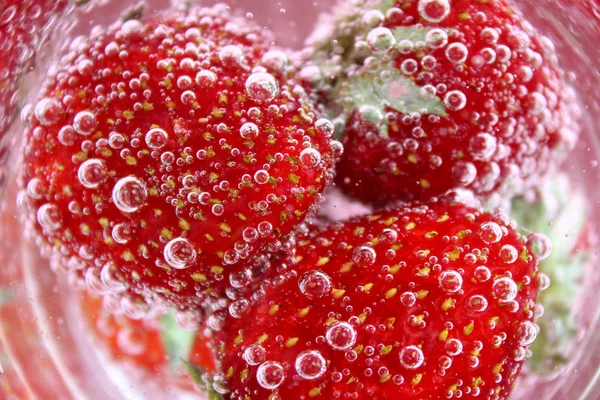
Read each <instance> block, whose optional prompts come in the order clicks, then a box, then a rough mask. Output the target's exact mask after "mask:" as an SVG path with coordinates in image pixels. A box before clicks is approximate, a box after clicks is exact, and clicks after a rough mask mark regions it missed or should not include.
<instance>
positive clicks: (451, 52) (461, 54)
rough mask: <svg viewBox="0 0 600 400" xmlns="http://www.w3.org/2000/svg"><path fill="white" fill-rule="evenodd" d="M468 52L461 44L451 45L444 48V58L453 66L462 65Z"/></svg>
mask: <svg viewBox="0 0 600 400" xmlns="http://www.w3.org/2000/svg"><path fill="white" fill-rule="evenodd" d="M468 56H469V50H467V46H465V45H464V44H462V43H452V44H451V45H449V46H448V47H447V48H446V58H448V60H449V61H450V62H452V63H454V64H462V63H464V62H465V61H466V60H467V57H468Z"/></svg>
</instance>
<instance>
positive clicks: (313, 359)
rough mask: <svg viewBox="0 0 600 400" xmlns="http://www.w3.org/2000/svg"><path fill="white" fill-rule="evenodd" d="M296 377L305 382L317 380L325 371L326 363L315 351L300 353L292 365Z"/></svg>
mask: <svg viewBox="0 0 600 400" xmlns="http://www.w3.org/2000/svg"><path fill="white" fill-rule="evenodd" d="M294 366H295V368H296V372H297V373H298V375H299V376H300V377H301V378H303V379H307V380H313V379H317V378H319V377H321V376H323V374H324V373H325V371H326V370H327V361H325V358H323V356H322V355H321V353H319V352H318V351H317V350H308V351H304V352H302V353H300V354H299V355H298V357H296V362H295V363H294Z"/></svg>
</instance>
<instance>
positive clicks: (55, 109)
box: [34, 98, 62, 126]
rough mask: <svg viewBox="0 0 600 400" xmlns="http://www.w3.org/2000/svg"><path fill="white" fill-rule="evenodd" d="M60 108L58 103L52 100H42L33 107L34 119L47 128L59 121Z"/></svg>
mask: <svg viewBox="0 0 600 400" xmlns="http://www.w3.org/2000/svg"><path fill="white" fill-rule="evenodd" d="M61 113H62V107H61V106H60V103H59V102H58V101H56V100H54V99H49V98H44V99H42V100H40V101H39V102H38V103H37V104H36V106H35V111H34V114H35V117H36V118H37V119H38V120H39V121H40V124H42V125H45V126H48V125H52V124H53V123H55V122H56V121H58V120H59V119H60V116H61Z"/></svg>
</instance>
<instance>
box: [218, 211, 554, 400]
mask: <svg viewBox="0 0 600 400" xmlns="http://www.w3.org/2000/svg"><path fill="white" fill-rule="evenodd" d="M539 240H540V238H539V236H536V235H533V236H530V237H529V239H528V238H526V237H524V236H522V235H521V234H519V233H518V232H517V231H516V224H515V223H514V222H511V220H510V219H509V218H508V216H507V215H506V214H504V213H501V212H497V213H494V214H491V213H482V212H479V211H477V210H475V209H473V208H470V207H467V206H464V205H462V204H459V203H454V204H449V203H446V202H431V203H429V204H426V205H421V206H411V207H405V208H398V209H389V210H386V211H382V212H380V213H377V214H374V215H370V216H367V217H362V218H358V219H352V220H349V221H347V222H345V223H342V222H338V223H333V224H331V225H327V226H323V227H313V228H311V229H309V231H308V233H307V234H305V235H304V236H301V237H299V238H298V247H297V252H296V255H295V256H294V259H293V260H291V261H290V262H289V268H288V271H287V272H285V273H283V274H282V275H281V276H278V277H276V278H273V279H271V280H270V281H269V283H268V284H265V285H263V288H262V289H261V290H260V291H259V292H258V293H256V294H254V295H252V296H248V297H247V298H240V299H238V300H236V301H235V302H233V303H232V304H231V305H230V306H229V312H225V311H222V312H221V313H220V314H219V313H217V314H215V315H214V316H213V317H211V318H210V319H209V326H210V327H212V329H213V331H214V340H215V346H216V347H217V349H218V353H219V355H218V358H219V363H220V369H221V371H222V375H221V376H217V378H216V380H215V381H216V382H217V385H216V386H218V387H219V388H221V391H222V392H223V393H226V394H224V396H223V397H224V398H228V399H244V400H247V399H253V400H259V399H309V398H316V399H338V398H339V399H346V398H348V399H378V400H382V399H415V400H419V399H448V398H479V399H506V398H507V396H508V395H509V393H510V392H511V390H512V388H513V384H514V383H515V380H516V378H517V376H518V375H519V372H520V369H521V366H522V363H523V361H524V360H525V358H526V357H527V353H528V350H527V349H528V346H529V345H530V344H531V343H532V342H533V340H534V339H535V337H536V335H537V329H538V328H537V326H536V325H535V324H534V323H533V315H534V306H535V299H536V295H537V290H538V282H537V279H536V275H537V271H538V269H537V264H538V258H539V259H541V258H543V257H546V256H547V254H545V253H535V254H539V257H537V256H536V255H534V252H533V251H534V250H533V249H539V247H540V246H539ZM534 245H535V246H534ZM223 388H225V389H223Z"/></svg>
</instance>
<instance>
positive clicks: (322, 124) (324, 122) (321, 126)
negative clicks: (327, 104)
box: [315, 118, 335, 138]
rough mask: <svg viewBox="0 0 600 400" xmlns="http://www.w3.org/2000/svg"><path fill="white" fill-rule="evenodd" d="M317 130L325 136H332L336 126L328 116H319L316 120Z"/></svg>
mask: <svg viewBox="0 0 600 400" xmlns="http://www.w3.org/2000/svg"><path fill="white" fill-rule="evenodd" d="M315 131H316V132H317V133H318V134H321V135H324V136H325V137H328V138H329V137H332V136H333V134H334V133H335V126H334V125H333V123H332V122H331V121H330V120H328V119H327V118H319V119H318V120H317V121H316V122H315Z"/></svg>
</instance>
